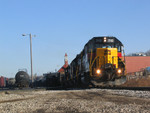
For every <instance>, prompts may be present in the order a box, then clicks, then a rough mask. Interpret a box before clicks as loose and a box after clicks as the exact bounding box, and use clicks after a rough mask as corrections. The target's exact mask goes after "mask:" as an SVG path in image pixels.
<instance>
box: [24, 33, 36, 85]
mask: <svg viewBox="0 0 150 113" xmlns="http://www.w3.org/2000/svg"><path fill="white" fill-rule="evenodd" d="M27 35H29V37H30V61H31V84H32V85H33V65H32V37H36V36H35V35H32V34H31V33H30V34H22V36H27Z"/></svg>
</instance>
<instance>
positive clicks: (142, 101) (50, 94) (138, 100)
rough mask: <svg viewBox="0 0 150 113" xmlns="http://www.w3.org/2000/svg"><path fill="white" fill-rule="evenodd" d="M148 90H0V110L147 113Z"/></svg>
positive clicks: (6, 112) (12, 112)
mask: <svg viewBox="0 0 150 113" xmlns="http://www.w3.org/2000/svg"><path fill="white" fill-rule="evenodd" d="M149 111H150V92H149V91H132V90H110V89H109V90H107V89H86V90H85V89H83V90H56V91H55V90H47V91H46V90H29V91H28V90H17V91H15V90H14V91H7V92H6V91H4V92H0V113H66V112H67V113H72V112H77V113H78V112H81V113H91V112H92V113H96V112H98V113H149Z"/></svg>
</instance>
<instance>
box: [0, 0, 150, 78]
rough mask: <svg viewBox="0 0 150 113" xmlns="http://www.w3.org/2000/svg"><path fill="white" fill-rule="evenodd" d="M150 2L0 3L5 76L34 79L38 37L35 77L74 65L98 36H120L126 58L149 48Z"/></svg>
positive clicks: (1, 65)
mask: <svg viewBox="0 0 150 113" xmlns="http://www.w3.org/2000/svg"><path fill="white" fill-rule="evenodd" d="M149 30H150V1H149V0H1V1H0V40H1V41H0V75H3V76H6V77H14V76H15V74H16V72H17V71H18V69H22V68H26V69H27V70H28V73H29V74H30V51H29V50H30V48H29V37H28V36H27V37H22V36H21V34H23V33H28V34H29V33H32V34H33V35H34V34H36V37H35V38H33V69H34V70H33V72H34V73H37V74H38V75H41V74H43V73H46V72H50V71H54V70H55V69H59V68H60V67H61V66H62V65H63V63H64V55H65V53H67V54H68V59H69V63H70V62H71V60H72V59H74V58H75V56H76V54H78V53H80V51H81V50H82V49H83V47H84V45H85V43H86V42H87V41H88V40H89V39H91V38H92V37H94V36H104V35H106V36H115V37H117V38H118V39H119V40H121V41H122V43H123V44H124V46H125V52H126V54H128V53H131V52H140V51H147V50H149V49H150V46H149V45H150V37H149V36H150V31H149Z"/></svg>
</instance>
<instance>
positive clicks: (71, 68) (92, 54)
mask: <svg viewBox="0 0 150 113" xmlns="http://www.w3.org/2000/svg"><path fill="white" fill-rule="evenodd" d="M55 75H56V76H55V81H57V82H56V83H58V84H57V85H59V84H60V85H61V86H63V87H88V86H89V85H97V84H100V83H101V82H107V81H114V80H115V79H119V78H121V77H123V76H125V57H124V50H123V44H122V43H121V42H120V41H119V40H118V39H117V38H116V37H106V36H104V37H93V38H92V39H91V40H89V41H88V43H86V44H85V46H84V48H83V50H82V51H81V53H80V54H78V55H77V56H76V58H75V59H74V60H73V61H72V62H71V63H70V65H68V67H67V68H65V69H64V72H60V73H55ZM47 76H49V77H47V81H48V80H49V81H50V82H49V85H50V83H51V79H50V78H52V79H54V73H53V75H51V74H48V75H47ZM51 76H53V77H51ZM56 78H57V79H56ZM58 81H59V82H58ZM53 82H54V81H53ZM47 83H48V82H47ZM49 85H48V86H49Z"/></svg>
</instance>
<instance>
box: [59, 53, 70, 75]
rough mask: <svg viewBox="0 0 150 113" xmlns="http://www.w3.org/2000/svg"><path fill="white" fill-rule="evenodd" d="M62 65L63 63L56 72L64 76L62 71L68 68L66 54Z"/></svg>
mask: <svg viewBox="0 0 150 113" xmlns="http://www.w3.org/2000/svg"><path fill="white" fill-rule="evenodd" d="M64 63H65V64H64V65H63V66H62V67H61V68H60V69H59V70H58V72H59V73H60V74H64V73H65V70H64V69H66V68H67V67H68V56H67V54H65V59H64Z"/></svg>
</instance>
